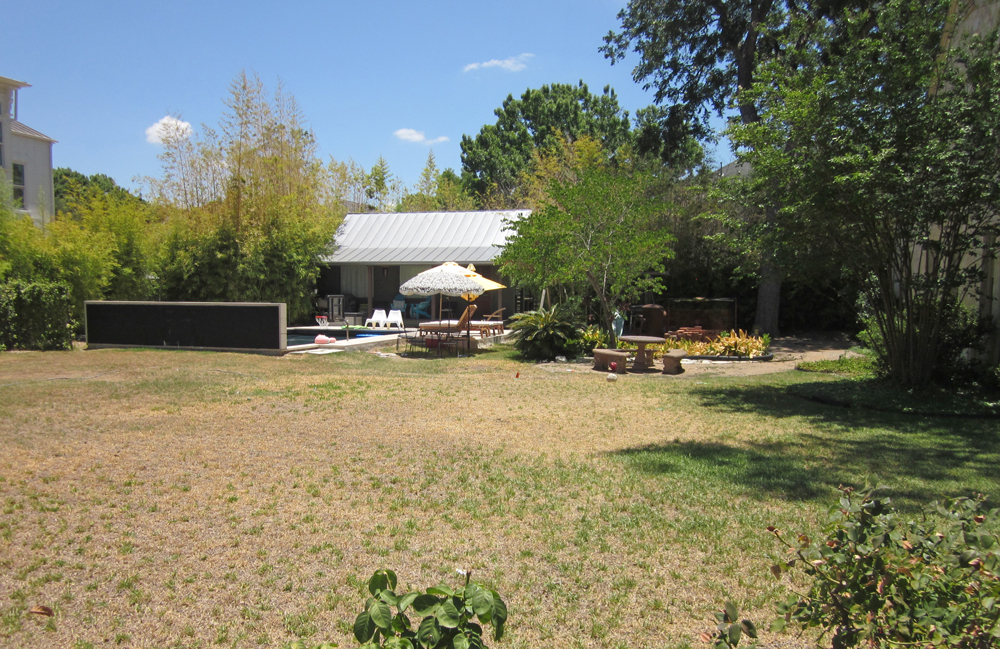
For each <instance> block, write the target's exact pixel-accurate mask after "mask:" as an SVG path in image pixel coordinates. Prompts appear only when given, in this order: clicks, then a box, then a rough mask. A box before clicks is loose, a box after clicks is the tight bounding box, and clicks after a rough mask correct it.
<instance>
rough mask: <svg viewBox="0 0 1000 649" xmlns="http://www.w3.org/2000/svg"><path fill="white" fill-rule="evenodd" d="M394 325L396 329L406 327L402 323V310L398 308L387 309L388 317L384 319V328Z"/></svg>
mask: <svg viewBox="0 0 1000 649" xmlns="http://www.w3.org/2000/svg"><path fill="white" fill-rule="evenodd" d="M393 326H395V327H396V328H397V329H406V325H405V324H403V312H402V311H400V310H399V309H391V310H390V311H389V317H388V318H386V320H385V328H386V329H389V328H390V327H393Z"/></svg>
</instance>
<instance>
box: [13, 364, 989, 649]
mask: <svg viewBox="0 0 1000 649" xmlns="http://www.w3.org/2000/svg"><path fill="white" fill-rule="evenodd" d="M568 369H573V370H574V371H572V372H570V371H567V370H568ZM517 374H519V375H520V376H519V378H515V375H517ZM828 380H836V378H835V377H826V376H819V375H815V374H804V373H799V372H786V373H781V374H772V375H766V376H760V377H743V378H737V377H733V378H726V377H725V376H715V377H704V376H702V377H697V378H695V377H690V376H688V377H679V378H674V377H664V376H661V375H645V376H633V375H629V376H625V377H622V380H620V381H618V382H617V383H608V382H606V381H605V380H604V375H602V374H597V373H594V372H591V371H590V370H589V369H588V368H587V367H585V366H581V365H534V364H526V363H520V362H517V361H516V360H514V359H513V358H512V357H511V355H510V353H509V352H505V351H497V352H491V353H486V354H482V355H480V356H477V357H476V358H472V359H466V358H459V359H443V360H437V359H431V360H413V359H401V358H379V357H377V356H375V355H372V354H336V355H331V356H325V357H313V356H307V357H294V358H293V357H285V358H280V359H278V358H269V357H258V356H248V355H234V354H209V353H191V352H155V351H90V352H82V351H77V352H71V353H47V354H41V353H8V354H0V440H2V442H3V443H2V445H0V506H2V507H3V513H2V517H0V645H3V646H11V647H21V646H39V647H43V646H52V647H89V646H94V647H97V646H114V645H116V644H117V645H121V646H129V647H154V646H155V647H161V646H176V647H198V646H201V647H205V646H210V645H219V646H240V647H242V646H258V645H260V646H279V647H280V646H282V645H284V644H286V643H288V642H290V641H292V640H294V639H296V638H299V637H302V638H307V639H309V640H310V641H312V642H318V641H320V640H331V641H334V642H337V643H338V644H339V646H341V647H351V646H355V645H356V643H355V642H354V640H353V637H352V635H351V631H350V626H351V624H352V622H353V620H354V617H355V616H356V615H357V613H358V612H359V611H360V610H362V607H363V603H364V597H363V595H362V589H363V588H364V586H363V583H364V582H365V581H366V580H367V578H368V577H369V576H370V574H371V572H372V571H373V570H375V569H376V568H381V567H388V568H392V569H394V570H395V571H396V572H397V573H398V574H399V576H400V579H401V581H402V582H404V583H405V584H406V585H407V586H409V587H411V588H417V587H421V588H425V587H427V586H430V585H434V584H436V583H437V582H439V581H441V580H444V581H446V582H452V583H457V580H458V576H457V575H456V574H455V569H456V568H465V569H471V570H472V571H473V577H474V578H476V579H477V580H479V581H481V582H483V583H486V584H488V585H490V586H492V587H494V588H495V589H496V590H498V591H499V592H500V593H501V594H502V595H503V596H504V598H505V599H506V601H507V604H508V607H509V609H510V619H509V623H508V626H507V634H508V635H507V637H506V638H505V640H504V641H503V642H502V643H501V646H511V647H541V646H546V647H657V648H661V647H685V646H689V645H695V644H698V641H697V634H698V633H699V632H701V631H704V630H707V629H709V628H711V627H712V626H713V623H714V619H713V616H712V612H713V610H714V609H716V608H717V607H719V606H721V604H722V603H723V602H724V601H725V599H727V598H731V599H733V600H734V601H735V602H736V603H737V604H738V605H739V606H740V608H741V609H746V610H748V611H749V612H750V615H751V616H752V617H754V618H755V619H756V620H757V621H758V623H759V625H760V626H763V627H766V626H767V625H766V621H767V620H769V619H770V617H771V615H772V612H771V607H770V601H771V600H772V599H773V598H774V597H775V596H776V595H778V594H779V593H780V589H781V586H780V585H779V584H777V583H776V582H775V581H774V580H773V578H771V577H770V575H769V572H768V567H769V565H770V563H771V561H772V559H773V558H774V557H775V556H778V553H779V549H778V548H777V547H775V545H774V544H773V542H772V540H771V538H770V535H769V534H768V533H767V532H766V531H765V530H764V528H765V527H766V526H767V525H778V526H780V527H782V528H786V529H790V530H798V529H803V530H807V531H813V530H815V529H816V527H817V526H818V525H819V524H820V523H821V521H822V519H823V517H824V515H825V511H826V509H827V507H828V506H829V505H830V504H832V503H833V502H834V501H835V493H836V487H837V486H838V485H839V484H860V483H863V482H864V481H865V479H866V477H872V479H874V476H875V475H876V474H877V475H878V478H879V480H880V481H881V482H883V483H885V484H886V485H887V486H888V487H889V488H890V490H891V493H892V495H893V496H894V497H895V498H897V500H898V501H899V503H900V505H901V506H903V507H904V508H906V509H910V510H914V509H915V508H917V507H919V506H920V505H921V504H923V503H926V502H928V501H930V500H933V499H934V498H938V497H940V496H942V495H960V494H964V495H968V494H971V493H973V492H982V493H986V494H988V495H997V494H998V491H1000V490H998V481H1000V478H998V473H1000V472H998V471H997V470H996V467H997V466H998V460H1000V436H998V429H1000V425H998V423H997V421H996V420H978V419H954V418H952V419H938V418H928V417H918V416H912V415H893V414H888V413H880V412H874V411H869V410H856V409H846V408H838V407H833V406H826V405H822V404H818V403H815V402H811V401H808V400H804V399H801V398H798V397H796V396H794V395H792V394H790V393H789V392H788V390H787V386H789V385H790V384H801V383H805V382H815V381H828ZM38 605H44V606H49V607H51V608H53V609H54V610H55V615H54V616H53V617H51V618H50V617H45V616H37V615H32V614H28V611H29V610H30V609H31V608H32V607H34V606H38ZM761 623H763V624H761ZM767 640H768V641H770V642H775V641H778V640H780V642H781V643H783V644H784V645H785V646H796V643H798V642H802V643H804V642H805V641H804V640H803V641H797V640H795V639H794V638H791V637H789V638H776V637H773V636H771V637H767ZM491 646H492V645H491Z"/></svg>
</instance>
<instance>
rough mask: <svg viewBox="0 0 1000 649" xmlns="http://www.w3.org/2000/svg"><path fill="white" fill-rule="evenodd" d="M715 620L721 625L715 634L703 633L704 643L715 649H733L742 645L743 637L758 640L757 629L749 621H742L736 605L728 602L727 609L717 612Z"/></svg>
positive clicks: (717, 627) (717, 626)
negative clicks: (710, 644)
mask: <svg viewBox="0 0 1000 649" xmlns="http://www.w3.org/2000/svg"><path fill="white" fill-rule="evenodd" d="M715 618H716V619H717V620H718V621H719V624H718V625H716V627H715V632H714V633H707V632H706V633H702V634H701V640H702V642H710V643H712V646H714V647H715V649H733V648H735V647H738V646H739V645H740V640H741V639H742V638H743V636H746V637H748V638H753V639H754V640H756V639H757V627H756V626H754V623H753V622H751V621H750V620H747V619H743V620H741V619H740V613H739V611H738V610H736V605H735V604H733V603H732V602H726V606H725V608H723V609H722V610H721V611H718V612H716V614H715Z"/></svg>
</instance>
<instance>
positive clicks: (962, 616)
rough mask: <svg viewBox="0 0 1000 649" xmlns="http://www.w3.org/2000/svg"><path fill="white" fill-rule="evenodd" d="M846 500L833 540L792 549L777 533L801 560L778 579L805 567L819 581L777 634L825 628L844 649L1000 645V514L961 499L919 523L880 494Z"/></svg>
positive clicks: (834, 513) (792, 606)
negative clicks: (999, 532)
mask: <svg viewBox="0 0 1000 649" xmlns="http://www.w3.org/2000/svg"><path fill="white" fill-rule="evenodd" d="M841 491H842V493H843V496H842V497H841V499H840V502H839V503H838V504H836V505H834V506H833V507H832V508H831V510H830V520H829V524H828V526H827V528H826V536H825V538H821V539H818V540H812V539H810V538H809V537H808V536H806V535H804V534H800V535H798V536H797V537H796V538H795V540H794V541H788V540H786V539H785V536H784V535H783V534H782V532H781V531H780V530H777V529H774V528H769V530H770V531H771V532H772V533H773V534H774V535H775V537H776V538H777V539H778V540H779V541H780V542H781V543H782V544H784V545H785V546H786V547H787V548H788V551H789V554H791V555H792V558H791V559H790V560H788V561H784V562H781V563H779V564H777V565H775V566H773V567H772V568H771V570H772V572H773V573H774V574H775V576H776V577H779V578H780V576H781V575H782V574H784V573H785V572H787V571H788V570H790V569H792V568H794V567H795V566H797V565H798V566H801V567H802V569H803V570H804V572H805V573H806V575H807V576H808V577H809V578H810V579H811V585H810V588H809V591H808V592H807V593H805V594H795V593H793V594H791V595H789V597H788V599H787V601H784V602H780V603H779V605H778V613H779V615H780V617H779V618H778V619H777V620H775V622H774V624H772V625H771V630H772V631H781V630H783V629H784V628H785V627H786V625H788V624H795V625H798V626H801V627H821V628H822V629H823V630H824V633H829V632H832V634H833V635H832V637H831V643H832V646H833V647H834V649H841V648H846V647H856V646H862V645H863V646H866V647H878V648H884V649H888V648H889V647H955V648H960V649H986V648H987V647H997V646H1000V575H998V573H1000V538H998V535H997V530H998V523H1000V521H998V510H997V509H991V510H986V509H985V508H984V506H983V500H984V499H983V498H982V497H979V498H976V499H971V498H958V499H956V500H950V501H945V502H943V503H938V502H935V503H932V504H931V505H930V507H928V510H927V511H926V512H925V514H924V515H923V516H921V517H919V518H912V519H911V518H908V517H906V516H904V515H902V514H900V513H899V512H897V511H895V510H894V509H893V508H892V507H891V505H890V500H889V498H884V497H879V496H878V489H876V488H873V487H870V486H866V487H865V488H864V489H862V490H860V491H857V492H855V491H854V489H852V488H850V487H843V488H842V489H841Z"/></svg>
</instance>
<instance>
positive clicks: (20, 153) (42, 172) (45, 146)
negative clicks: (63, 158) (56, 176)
mask: <svg viewBox="0 0 1000 649" xmlns="http://www.w3.org/2000/svg"><path fill="white" fill-rule="evenodd" d="M5 135H6V134H5ZM4 144H5V147H4V148H6V149H7V150H6V151H5V152H4V154H5V155H4V157H5V158H6V159H5V160H4V163H5V166H6V168H7V169H8V170H9V169H11V168H12V165H14V164H22V165H24V205H23V209H25V210H27V211H28V212H30V213H31V217H32V218H33V219H34V221H35V225H38V226H39V227H41V226H42V225H43V224H44V223H47V222H48V221H50V220H52V213H53V210H52V205H53V188H52V143H51V142H48V141H45V140H36V139H34V138H28V137H22V136H18V135H12V136H11V138H10V140H9V141H8V140H7V139H6V138H5V139H4ZM7 177H8V178H10V172H9V171H8V176H7Z"/></svg>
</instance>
